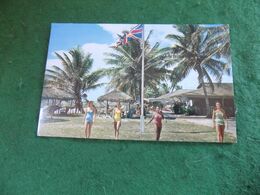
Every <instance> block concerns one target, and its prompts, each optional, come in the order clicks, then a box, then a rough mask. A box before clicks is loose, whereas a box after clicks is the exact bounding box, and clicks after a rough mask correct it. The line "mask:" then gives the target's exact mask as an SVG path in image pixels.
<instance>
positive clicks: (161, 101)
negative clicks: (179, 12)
mask: <svg viewBox="0 0 260 195" xmlns="http://www.w3.org/2000/svg"><path fill="white" fill-rule="evenodd" d="M235 113H236V109H235V103H234V92H233V75H232V61H231V52H230V29H229V25H227V24H88V23H86V24H84V23H53V24H52V25H51V33H50V40H49V48H48V54H47V61H46V69H45V75H44V84H43V90H42V97H41V105H40V114H39V124H38V130H37V135H38V136H45V137H70V138H82V139H109V140H139V141H182V142H216V143H235V142H236V140H237V137H236V119H235Z"/></svg>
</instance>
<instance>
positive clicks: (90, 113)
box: [84, 101, 97, 138]
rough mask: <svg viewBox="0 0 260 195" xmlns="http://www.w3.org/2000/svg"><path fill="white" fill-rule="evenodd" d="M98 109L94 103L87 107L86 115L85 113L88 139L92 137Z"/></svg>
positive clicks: (90, 102)
mask: <svg viewBox="0 0 260 195" xmlns="http://www.w3.org/2000/svg"><path fill="white" fill-rule="evenodd" d="M96 113H97V111H96V108H95V106H94V105H93V102H92V101H89V102H88V104H87V107H86V113H85V116H84V118H85V135H86V138H90V135H91V128H92V125H93V123H94V121H95V118H96Z"/></svg>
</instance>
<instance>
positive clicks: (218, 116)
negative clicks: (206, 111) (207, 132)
mask: <svg viewBox="0 0 260 195" xmlns="http://www.w3.org/2000/svg"><path fill="white" fill-rule="evenodd" d="M226 119H227V115H226V113H225V111H224V110H223V109H222V108H221V104H220V103H219V102H216V108H215V109H214V110H213V114H212V120H213V128H214V129H216V131H217V139H218V142H220V143H223V140H224V130H225V120H226ZM226 122H227V121H226Z"/></svg>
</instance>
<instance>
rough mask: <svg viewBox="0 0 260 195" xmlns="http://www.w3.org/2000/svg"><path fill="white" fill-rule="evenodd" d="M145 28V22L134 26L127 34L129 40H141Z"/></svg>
mask: <svg viewBox="0 0 260 195" xmlns="http://www.w3.org/2000/svg"><path fill="white" fill-rule="evenodd" d="M143 29H144V25H143V24H138V25H137V26H135V27H134V28H132V29H131V30H130V31H129V33H128V34H127V35H126V36H127V40H131V39H136V40H141V39H142V37H143Z"/></svg>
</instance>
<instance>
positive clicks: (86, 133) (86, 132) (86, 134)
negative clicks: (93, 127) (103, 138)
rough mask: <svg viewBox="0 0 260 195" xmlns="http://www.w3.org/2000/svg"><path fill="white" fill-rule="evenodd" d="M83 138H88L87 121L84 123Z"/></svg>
mask: <svg viewBox="0 0 260 195" xmlns="http://www.w3.org/2000/svg"><path fill="white" fill-rule="evenodd" d="M85 136H86V137H85V138H88V123H87V122H86V123H85Z"/></svg>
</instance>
